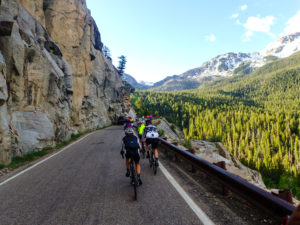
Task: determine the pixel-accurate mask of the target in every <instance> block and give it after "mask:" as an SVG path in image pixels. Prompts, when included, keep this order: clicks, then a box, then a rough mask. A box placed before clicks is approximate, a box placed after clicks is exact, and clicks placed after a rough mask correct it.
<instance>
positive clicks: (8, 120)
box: [0, 0, 129, 163]
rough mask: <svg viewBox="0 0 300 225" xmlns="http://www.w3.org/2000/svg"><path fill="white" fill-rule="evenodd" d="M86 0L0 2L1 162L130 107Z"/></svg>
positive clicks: (100, 123)
mask: <svg viewBox="0 0 300 225" xmlns="http://www.w3.org/2000/svg"><path fill="white" fill-rule="evenodd" d="M101 49H102V42H101V38H100V33H99V31H98V28H97V26H96V24H95V22H94V20H93V18H92V17H91V15H90V11H89V10H88V9H87V7H86V3H85V0H64V1H61V0H19V1H17V0H1V1H0V163H9V162H10V160H11V158H12V157H13V156H16V155H22V154H24V153H27V152H28V151H32V150H34V149H37V148H43V147H45V146H53V145H55V144H56V143H57V142H59V141H62V140H66V139H68V138H69V137H70V135H71V134H72V133H77V132H79V131H83V130H88V129H94V128H97V127H102V126H106V125H109V124H111V123H112V121H114V120H116V118H117V117H118V116H120V115H121V114H124V113H125V112H126V111H129V106H128V105H127V104H126V103H124V101H123V99H124V95H125V94H126V93H125V92H124V89H123V83H122V80H121V78H120V76H119V74H118V72H117V70H116V69H115V68H114V66H113V65H112V64H111V62H110V61H109V60H107V59H106V58H105V57H104V56H103V54H102V52H101Z"/></svg>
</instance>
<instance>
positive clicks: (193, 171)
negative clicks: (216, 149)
mask: <svg viewBox="0 0 300 225" xmlns="http://www.w3.org/2000/svg"><path fill="white" fill-rule="evenodd" d="M188 151H189V152H190V153H192V154H193V155H195V150H194V149H193V148H192V149H191V150H188ZM190 172H192V173H196V169H195V167H194V165H193V164H192V168H191V170H190Z"/></svg>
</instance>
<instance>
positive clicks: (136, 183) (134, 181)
mask: <svg viewBox="0 0 300 225" xmlns="http://www.w3.org/2000/svg"><path fill="white" fill-rule="evenodd" d="M131 174H132V181H133V190H134V199H135V200H137V186H138V179H137V175H136V171H135V167H134V165H133V163H131Z"/></svg>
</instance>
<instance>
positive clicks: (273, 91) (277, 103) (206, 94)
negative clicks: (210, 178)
mask: <svg viewBox="0 0 300 225" xmlns="http://www.w3.org/2000/svg"><path fill="white" fill-rule="evenodd" d="M244 66H245V67H244V68H246V67H247V65H246V64H245V65H244ZM299 68H300V53H296V54H294V55H292V56H291V57H288V58H285V59H280V60H275V61H274V62H271V63H269V64H267V65H265V66H263V67H261V68H260V69H257V70H256V71H254V72H252V73H250V74H246V73H244V72H241V73H240V71H243V69H241V70H240V71H237V74H238V75H237V76H233V77H231V78H227V79H219V80H216V81H213V82H207V83H206V84H204V85H202V86H201V87H200V88H199V89H198V90H192V91H181V92H149V91H148V92H145V91H144V92H142V91H141V92H136V93H135V94H134V97H133V99H135V102H139V103H140V105H137V104H134V106H135V107H136V111H137V112H138V111H139V109H147V110H149V111H150V112H157V113H156V114H158V115H159V116H164V117H166V118H167V120H168V121H170V122H172V123H175V124H176V125H177V126H179V127H180V128H181V129H182V130H183V133H184V136H185V138H186V139H187V140H190V139H200V140H210V141H221V142H223V144H224V145H225V146H226V148H227V149H228V151H229V152H230V153H231V154H233V155H234V156H235V157H237V158H238V159H239V160H240V161H241V162H243V163H244V164H245V165H247V166H249V167H250V168H253V169H256V170H258V171H260V172H261V174H262V175H263V177H264V180H265V182H266V184H267V185H268V187H274V188H275V187H277V188H284V187H286V185H288V187H289V188H290V189H292V191H293V193H294V195H297V196H298V197H300V190H299V187H300V176H299V175H300V70H299ZM285 182H287V184H285Z"/></svg>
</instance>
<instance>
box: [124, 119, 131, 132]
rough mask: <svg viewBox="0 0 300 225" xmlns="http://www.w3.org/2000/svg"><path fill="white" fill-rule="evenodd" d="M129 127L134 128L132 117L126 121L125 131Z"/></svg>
mask: <svg viewBox="0 0 300 225" xmlns="http://www.w3.org/2000/svg"><path fill="white" fill-rule="evenodd" d="M127 127H133V121H132V119H131V117H128V118H126V121H125V123H124V130H125V129H126V128H127Z"/></svg>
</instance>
